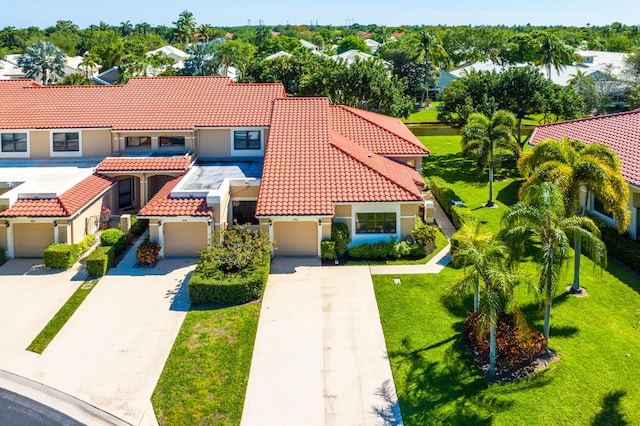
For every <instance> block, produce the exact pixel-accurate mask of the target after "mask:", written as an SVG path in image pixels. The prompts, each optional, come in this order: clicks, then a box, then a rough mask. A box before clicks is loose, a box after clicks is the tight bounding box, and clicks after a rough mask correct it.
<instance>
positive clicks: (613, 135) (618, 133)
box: [529, 110, 640, 239]
mask: <svg viewBox="0 0 640 426" xmlns="http://www.w3.org/2000/svg"><path fill="white" fill-rule="evenodd" d="M564 137H569V138H572V139H578V140H581V141H583V142H585V143H587V144H589V143H592V142H600V143H602V144H604V145H606V146H608V147H609V148H611V149H612V150H613V151H615V152H616V153H617V154H618V157H620V161H621V163H622V175H623V176H624V178H625V179H626V181H627V183H628V184H629V189H630V193H631V195H630V198H629V204H628V206H629V211H630V212H631V224H630V225H629V228H628V229H627V231H628V232H629V235H630V237H631V238H633V239H640V143H639V141H640V110H635V111H629V112H623V113H619V114H611V115H601V116H597V117H592V118H585V119H581V120H572V121H565V122H562V123H554V124H545V125H541V126H536V128H535V129H534V130H533V133H532V134H531V138H530V140H529V143H530V144H531V145H535V144H537V143H539V142H540V141H542V140H543V139H547V138H551V139H555V140H561V139H562V138H564ZM581 202H582V203H583V204H586V206H587V210H588V211H589V212H590V213H592V214H593V215H595V216H597V217H599V218H600V219H602V220H604V221H606V222H609V223H611V224H612V225H615V221H614V219H613V218H612V217H611V215H609V213H608V212H606V211H604V209H603V207H602V204H601V203H600V202H599V201H598V200H597V199H595V197H593V195H592V194H587V193H586V192H584V193H583V195H582V200H581Z"/></svg>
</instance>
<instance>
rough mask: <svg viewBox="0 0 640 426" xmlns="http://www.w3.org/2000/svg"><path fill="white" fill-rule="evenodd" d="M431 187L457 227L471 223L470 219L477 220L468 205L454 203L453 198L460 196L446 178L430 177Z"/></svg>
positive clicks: (457, 198)
mask: <svg viewBox="0 0 640 426" xmlns="http://www.w3.org/2000/svg"><path fill="white" fill-rule="evenodd" d="M429 188H430V189H431V192H432V193H433V196H434V197H435V199H436V200H437V201H438V204H440V206H441V207H442V210H444V212H445V213H446V214H447V216H449V218H450V219H451V222H452V223H453V226H455V227H456V229H460V228H461V227H462V225H464V224H465V223H469V221H470V220H476V219H475V217H474V216H473V214H472V213H471V212H469V210H468V209H467V208H466V207H460V206H455V205H453V203H452V202H451V200H459V199H460V197H458V195H457V194H456V193H455V191H453V189H451V188H450V187H449V186H448V184H447V182H446V181H445V180H444V179H442V178H441V177H439V176H432V177H431V178H430V179H429Z"/></svg>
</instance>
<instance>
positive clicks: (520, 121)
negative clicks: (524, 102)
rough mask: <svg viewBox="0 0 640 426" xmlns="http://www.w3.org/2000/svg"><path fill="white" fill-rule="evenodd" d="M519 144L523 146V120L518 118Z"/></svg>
mask: <svg viewBox="0 0 640 426" xmlns="http://www.w3.org/2000/svg"><path fill="white" fill-rule="evenodd" d="M518 144H519V145H522V118H518Z"/></svg>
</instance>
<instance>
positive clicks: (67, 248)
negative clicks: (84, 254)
mask: <svg viewBox="0 0 640 426" xmlns="http://www.w3.org/2000/svg"><path fill="white" fill-rule="evenodd" d="M79 256H80V250H79V248H78V245H76V244H51V245H50V246H49V247H47V248H46V249H45V250H44V265H45V266H46V267H47V268H55V269H69V268H71V267H72V266H73V264H74V263H76V261H77V260H78V257H79Z"/></svg>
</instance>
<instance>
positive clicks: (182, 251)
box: [162, 222, 209, 257]
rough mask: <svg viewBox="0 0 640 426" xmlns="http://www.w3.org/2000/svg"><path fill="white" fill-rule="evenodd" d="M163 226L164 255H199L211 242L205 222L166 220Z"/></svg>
mask: <svg viewBox="0 0 640 426" xmlns="http://www.w3.org/2000/svg"><path fill="white" fill-rule="evenodd" d="M162 228H163V245H164V256H165V257H171V256H197V255H198V252H199V251H200V250H202V249H203V248H204V247H205V246H206V245H207V244H208V242H209V237H208V235H207V224H206V223H204V222H166V223H164V224H163V225H162Z"/></svg>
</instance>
